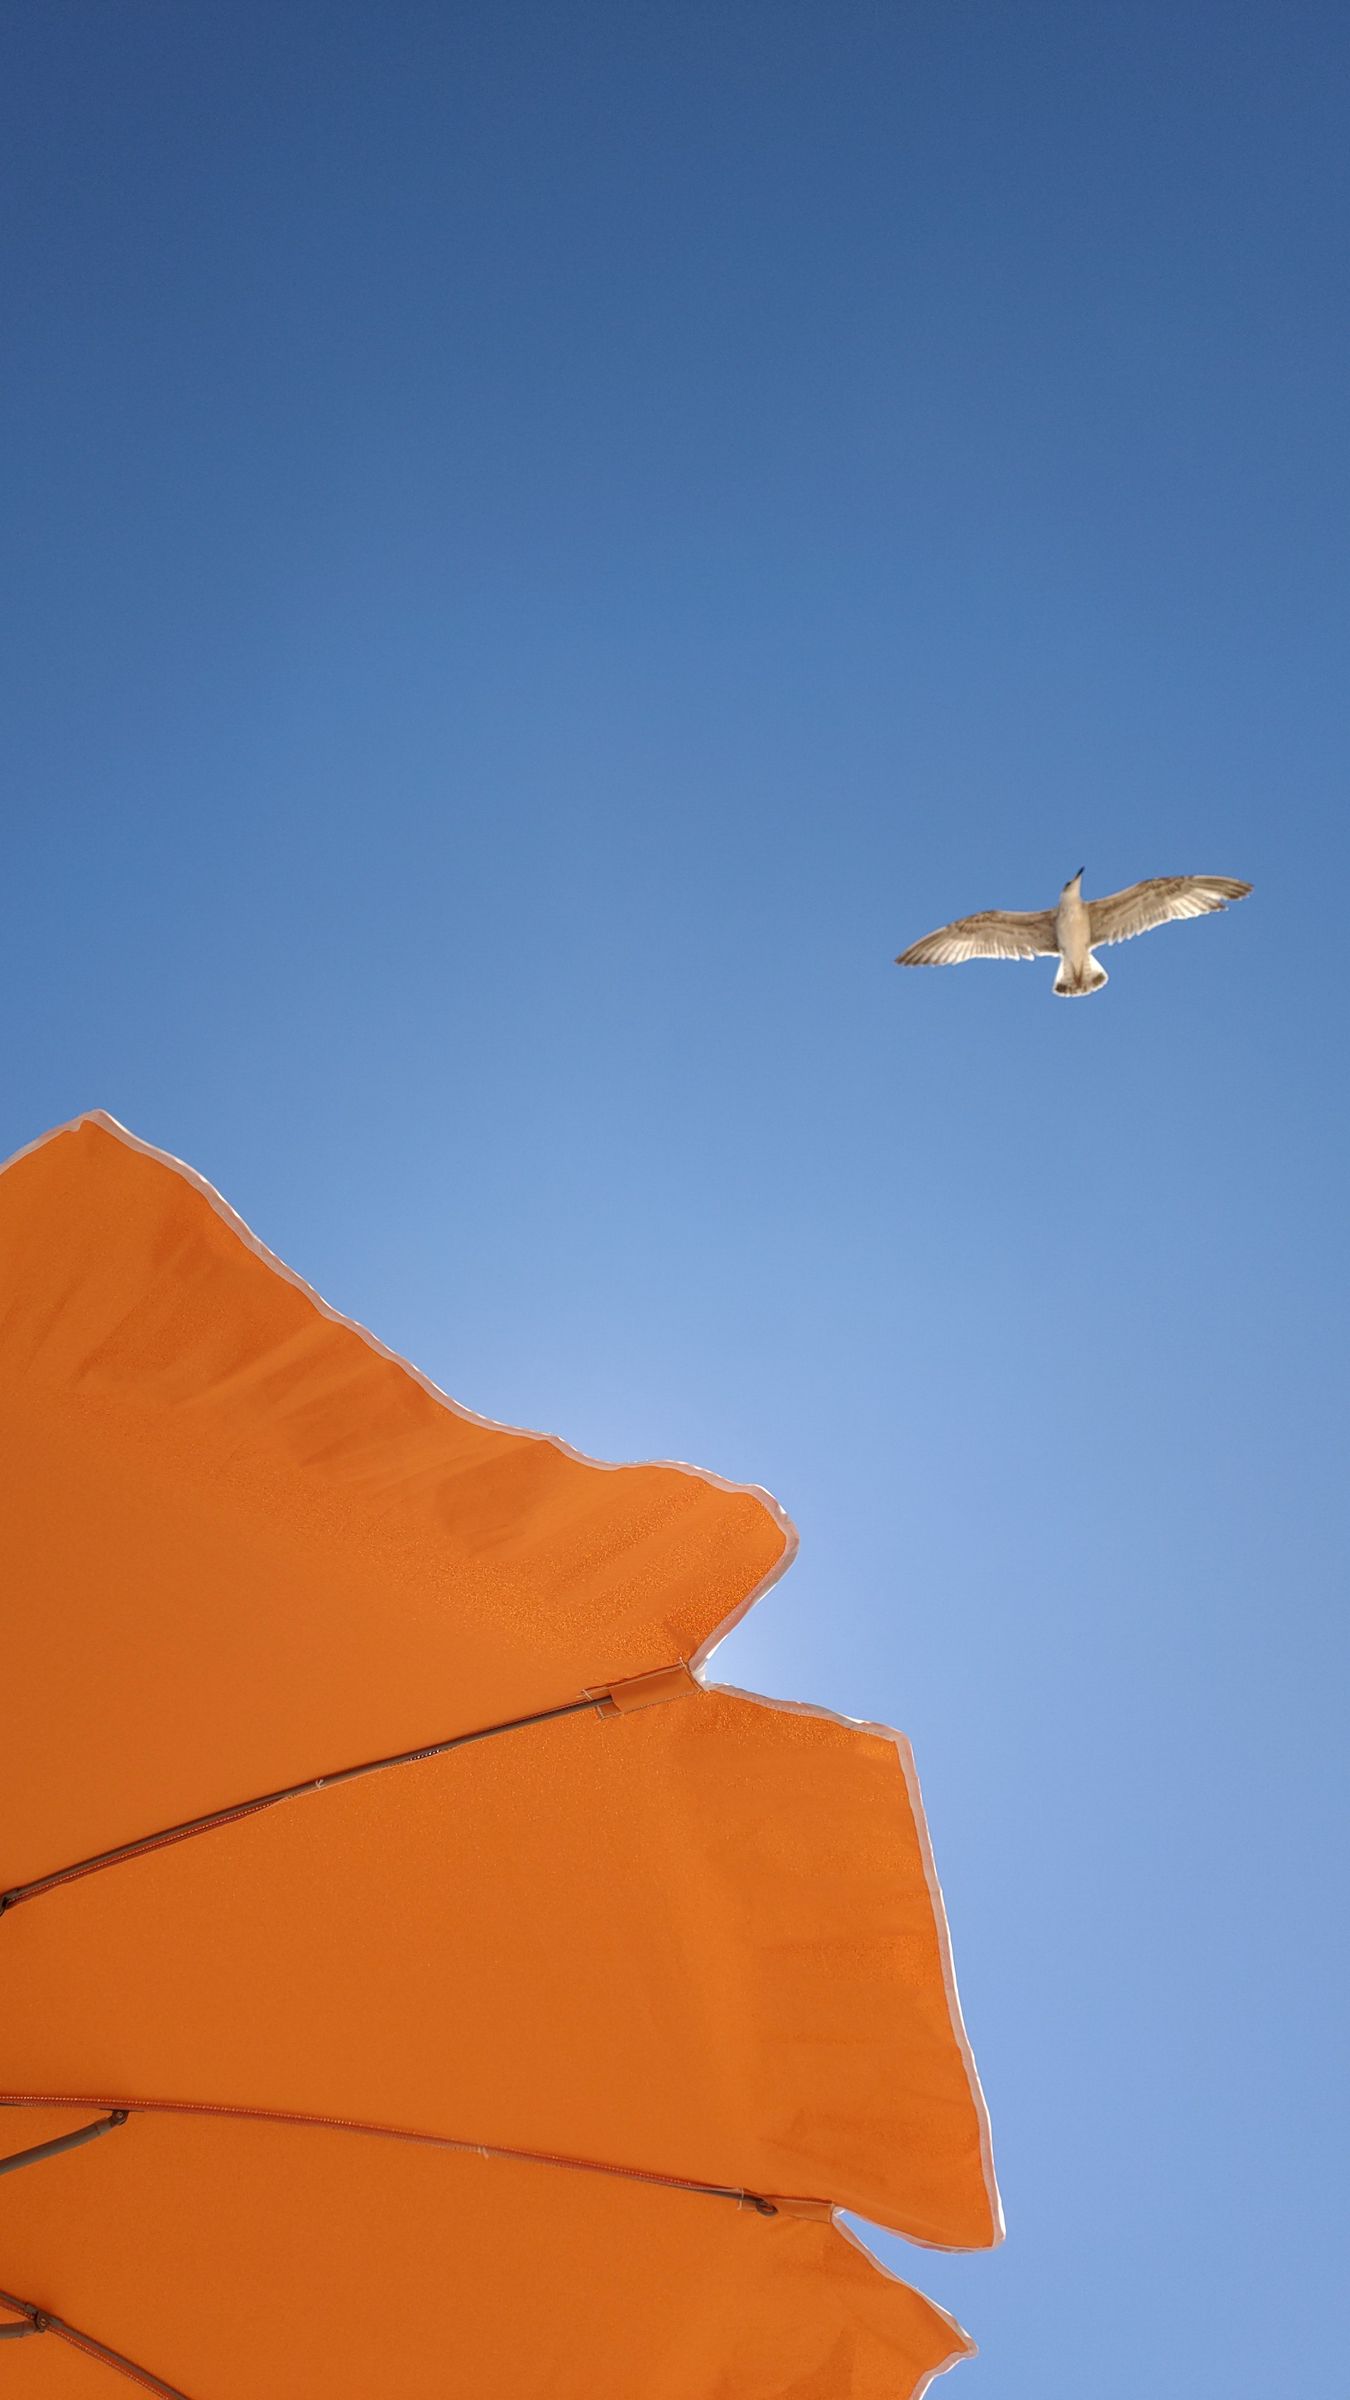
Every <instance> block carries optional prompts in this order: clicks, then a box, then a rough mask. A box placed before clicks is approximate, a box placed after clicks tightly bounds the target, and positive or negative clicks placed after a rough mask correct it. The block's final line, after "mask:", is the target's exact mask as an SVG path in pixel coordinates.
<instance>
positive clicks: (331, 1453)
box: [0, 1115, 1001, 2400]
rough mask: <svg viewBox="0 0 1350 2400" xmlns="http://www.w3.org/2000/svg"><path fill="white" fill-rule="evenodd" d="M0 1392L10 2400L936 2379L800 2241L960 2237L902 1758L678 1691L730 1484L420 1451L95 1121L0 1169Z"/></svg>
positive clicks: (884, 2392)
mask: <svg viewBox="0 0 1350 2400" xmlns="http://www.w3.org/2000/svg"><path fill="white" fill-rule="evenodd" d="M0 1410H3V1443H4V1456H5V1460H6V1489H5V1498H4V1532H3V1551H2V1552H0V1556H2V1557H3V1566H4V1572H3V1595H4V1597H3V1640H4V1660H5V1673H6V1683H7V1688H8V1694H9V1705H8V1710H7V1716H8V1726H7V1738H6V1741H5V1744H4V1747H3V1752H2V1753H0V1827H2V1828H3V1835H2V1836H0V1838H2V1839H3V1844H4V1855H3V1858H0V1892H2V1893H3V1899H2V1900H0V1908H2V1909H3V1919H2V1921H0V1977H2V1979H3V1991H4V2002H5V2005H4V2016H3V2031H2V2032H0V2087H2V2088H0V2103H3V2105H4V2108H5V2111H6V2115H5V2117H4V2119H3V2120H0V2125H3V2126H4V2127H6V2128H7V2129H8V2138H5V2137H4V2135H3V2133H0V2147H3V2150H4V2152H5V2153H6V2154H7V2155H5V2156H4V2157H0V2170H4V2171H3V2172H0V2342H4V2343H5V2344H6V2345H7V2347H6V2350H5V2352H4V2358H5V2365H6V2368H7V2370H8V2371H9V2373H10V2376H11V2381H12V2386H13V2389H14V2391H15V2393H16V2395H22V2396H23V2400H28V2396H29V2395H31V2396H32V2400H49V2396H50V2400H58V2396H59V2400H66V2396H67V2395H69V2400H98V2395H99V2394H100V2392H102V2391H104V2390H107V2389H108V2388H109V2386H110V2378H111V2377H112V2376H114V2375H121V2376H123V2377H125V2378H128V2379H129V2380H131V2381H133V2382H136V2381H139V2382H140V2384H141V2385H142V2386H143V2387H144V2388H146V2389H148V2390H149V2391H152V2392H161V2393H169V2394H170V2395H172V2396H175V2400H176V2396H177V2395H180V2394H185V2395H187V2396H188V2400H239V2395H241V2394H249V2395H251V2394H254V2393H256V2394H259V2395H262V2396H263V2400H347V2396H349V2395H350V2396H352V2400H355V2396H357V2395H360V2396H361V2400H369V2396H370V2395H375V2394H379V2393H384V2392H390V2393H397V2394H398V2395H399V2396H400V2400H423V2396H425V2400H431V2396H432V2395H433V2394H434V2395H436V2400H441V2396H442V2395H444V2393H445V2392H447V2391H449V2390H455V2391H465V2392H472V2393H474V2394H475V2395H476V2396H478V2400H498V2396H500V2400H533V2396H535V2395H540V2396H542V2395H548V2400H568V2396H570V2395H576V2396H577V2400H582V2396H583V2395H584V2400H637V2396H638V2395H641V2396H642V2400H700V2396H701V2395H706V2396H707V2400H713V2396H714V2395H717V2396H725V2400H730V2396H731V2395H735V2400H755V2396H756V2395H764V2396H767V2395H770V2394H773V2395H778V2394H787V2393H791V2394H793V2395H794V2396H796V2400H830V2396H832V2395H835V2394H839V2395H843V2394H849V2395H852V2396H854V2400H906V2396H907V2395H909V2394H911V2393H914V2392H917V2391H919V2390H920V2389H921V2388H922V2386H923V2384H924V2383H925V2382H926V2381H927V2380H928V2378H929V2376H930V2375H932V2374H933V2373H935V2372H937V2371H939V2370H940V2369H941V2368H942V2367H943V2366H945V2365H947V2364H949V2363H950V2362H951V2361H952V2360H953V2359H954V2358H956V2357H958V2356H961V2355H964V2354H965V2353H966V2352H967V2351H968V2350H969V2348H970V2344H969V2342H968V2341H967V2339H966V2337H965V2335H964V2334H962V2333H961V2331H960V2330H959V2328H958V2327H956V2326H955V2325H954V2324H953V2323H952V2321H951V2319H950V2318H949V2317H947V2316H946V2315H945V2314H944V2313H943V2312H942V2311H941V2310H939V2309H937V2308H935V2307H933V2306H932V2305H931V2304H930V2303H929V2302H928V2301H927V2300H925V2299H923V2298H922V2297H921V2296H920V2295H919V2294H918V2293H916V2292H913V2291H911V2290H910V2289H909V2288H908V2287H907V2286H906V2285H904V2284H902V2283H899V2282H897V2281H896V2280H895V2279H894V2278H892V2277H890V2276H888V2275H886V2274H885V2273H884V2272H883V2271H882V2270H881V2269H880V2268H879V2267H878V2265H877V2263H876V2262H875V2261H874V2260H873V2259H872V2258H871V2257H870V2255H869V2254H868V2253H867V2252H866V2251H864V2250H863V2249H862V2248H861V2246H860V2245H859V2244H857V2243H856V2242H855V2241H854V2240H853V2239H852V2237H851V2236H849V2235H848V2234H847V2233H846V2232H845V2230H844V2229H843V2227H842V2226H841V2225H840V2224H839V2223H838V2221H837V2219H836V2216H835V2211H836V2210H837V2209H841V2208H842V2209H851V2210H856V2211H858V2212H859V2213H860V2214H862V2215H864V2216H866V2217H868V2218H870V2219H872V2220H874V2221H875V2222H877V2223H879V2224H882V2225H886V2226H890V2227H892V2228H893V2229H895V2230H896V2231H897V2232H900V2233H903V2234H908V2235H909V2236H911V2237H912V2238H913V2239H915V2240H917V2241H922V2242H927V2243H933V2244H938V2245H941V2246H944V2247H956V2248H969V2247H979V2246H983V2245H986V2244H989V2243H992V2242H994V2241H996V2240H997V2239H998V2237H999V2233H1000V2231H1001V2224H1000V2217H999V2207H998V2198H997V2192H996V2188H995V2184H994V2178H993V2171H992V2165H991V2161H990V2152H989V2140H988V2127H987V2120H986V2116H985V2110H984V2104H983V2100H982V2098H981V2095H980V2090H979V2085H978V2081H977V2079H976V2075H975V2070H974V2065H973V2062H972V2059H971V2056H970V2051H969V2047H968V2045H967V2042H966V2038H965V2034H964V2031H963V2028H962V2025H961V2019H960V2013H959V2009H958V2005H957V1999H956V1990H955V1985H954V1982H953V1978H952V1970H951V1961H950V1955H949V1951H948V1945H947V1934H946V1926H945V1922H944V1918H943V1912H942V1902H941V1895H940V1893H939V1890H938V1886H937V1881H936V1878H935V1875H934V1872H933V1866H932V1859H931V1855H930V1852H929V1848H928V1839H927V1833H926V1830H925V1826H924V1820H923V1814H922V1809H921V1805H920V1801H919V1795H918V1790H917V1786H916V1783H915V1780H914V1774H913V1768H912V1764H911V1761H910V1757H909V1752H908V1749H907V1746H906V1745H905V1743H904V1742H903V1741H902V1740H901V1739H900V1738H899V1737H898V1736H896V1735H894V1734H892V1733H889V1732H887V1731H885V1730H883V1729H882V1728H879V1727H874V1726H860V1725H856V1724H853V1723H851V1722H845V1721H841V1720H840V1719H838V1718H835V1717H831V1716H828V1715H826V1714H824V1713H823V1712H820V1711H817V1710H809V1709H802V1708H794V1707H787V1706H784V1705H782V1704H778V1703H770V1702H768V1701H765V1700H762V1699H759V1698H756V1697H754V1696H753V1695H750V1694H747V1693H742V1692H737V1691H732V1690H729V1689H725V1688H722V1687H719V1686H717V1685H715V1684H711V1683H709V1682H708V1681H707V1680H706V1678H705V1664H706V1661H707V1658H708V1655H709V1653H710V1651H711V1649H712V1648H713V1646H714V1644H715V1643H716V1642H717V1640H718V1639H719V1638H720V1636H721V1635H722V1634H724V1633H725V1632H726V1631H727V1629H728V1627H729V1626H730V1625H732V1624H734V1623H735V1622H736V1620H737V1619H738V1618H739V1617H740V1616H741V1615H743V1614H744V1612H745V1610H746V1609H747V1608H748V1607H749V1606H750V1605H751V1603H752V1602H753V1601H754V1599H755V1598H756V1597H757V1596H758V1595H759V1593H761V1592H762V1591H764V1590H765V1589H766V1588H767V1586H768V1585H769V1584H770V1583H772V1582H773V1581H774V1579H775V1578H776V1577H777V1576H778V1575H779V1574H781V1572H782V1570H783V1568H784V1567H785V1566H786V1564H787V1563H788V1561H789V1559H790V1557H791V1555H792V1552H793V1548H794V1546H795V1537H794V1535H793V1532H792V1529H791V1527H790V1525H789V1524H788V1522H787V1520H786V1519H785V1518H784V1516H783V1515H782V1513H781V1512H780V1511H779V1509H778V1508H777V1507H776V1506H775V1504H774V1503H773V1502H772V1501H771V1500H769V1499H768V1497H767V1495H765V1494H764V1493H762V1492H757V1491H750V1490H745V1489H741V1488H738V1487H736V1486H734V1485H730V1484H726V1483H723V1482H720V1481H719V1480H717V1479H716V1478H715V1477H713V1476H710V1475H705V1474H701V1473H698V1472H696V1471H694V1470H693V1469H691V1468H688V1467H681V1466H669V1465H663V1466H639V1467H603V1466H600V1465H598V1464H597V1463H596V1462H595V1461H593V1460H589V1459H584V1458H581V1457H579V1456H578V1455H577V1453H576V1452H574V1451H570V1450H568V1449H566V1448H565V1447H564V1446H563V1445H562V1444H561V1443H559V1442H557V1441H554V1440H552V1439H546V1438H543V1437H541V1436H538V1435H534V1434H524V1433H518V1432H513V1431H509V1430H507V1429H506V1428H504V1427H501V1426H498V1425H493V1424H489V1423H487V1422H486V1421H485V1420H484V1419H482V1418H479V1417H474V1416H471V1415H470V1414H468V1413H467V1412H466V1411H465V1410H463V1409H460V1408H458V1407H457V1406H456V1405H455V1404H454V1403H453V1402H451V1401H448V1400H447V1399H446V1398H445V1396H444V1395H443V1394H442V1393H441V1392H439V1391H438V1390H437V1389H436V1388H435V1386H434V1385H432V1384H430V1383H429V1382H428V1381H427V1380H426V1378H425V1377H423V1376H421V1375H419V1374H417V1373H416V1372H415V1371H414V1370H413V1369H412V1368H410V1367H409V1366H407V1365H406V1364H405V1363H404V1362H403V1361H402V1360H399V1359H397V1358H395V1357H393V1356H392V1355H391V1353H390V1352H388V1351H387V1350H385V1349H384V1348H383V1347H382V1346H381V1345H380V1344H379V1343H378V1342H376V1341H375V1340H374V1339H373V1338H372V1337H371V1336H370V1335H369V1334H367V1333H364V1332H363V1331H362V1330H361V1329H360V1328H359V1327H357V1326H355V1325H353V1324H351V1323H350V1322H348V1321H347V1320H346V1319H345V1318H342V1317H339V1316H337V1315H336V1314H335V1313H334V1312H333V1311H332V1310H331V1309H329V1308H327V1307H326V1306H325V1305H324V1303H323V1302H322V1301H320V1300H319V1299H318V1297H317V1296H316V1294H315V1293H313V1292H312V1291H311V1290H310V1289H309V1288H308V1286H307V1285H305V1284H303V1283H301V1282H300V1281H299V1280H298V1278H296V1277H295V1276H294V1275H292V1274H290V1273H289V1271H288V1270H287V1269H286V1268H285V1267H283V1266H282V1265H281V1264H280V1262H279V1261H278V1260H277V1259H275V1258H274V1257H273V1256H272V1255H271V1254H270V1252H268V1251H267V1250H265V1249H264V1248H263V1246H262V1244H261V1243H259V1242H258V1241H257V1240H256V1239H255V1237H254V1236H253V1235H252V1234H251V1233H250V1232H249V1231H248V1230H247V1228H246V1227H245V1226H244V1225H242V1224H241V1223H240V1221H239V1219H238V1218H237V1217H236V1216H235V1215H234V1214H233V1212H232V1211H231V1210H230V1209H229V1208H228V1207H227V1206H226V1204H225V1203H224V1201H222V1200H221V1199H220V1198H219V1196H218V1195H217V1194H216V1193H215V1192H214V1191H212V1190H211V1188H210V1187H209V1185H207V1184H205V1183H204V1182H203V1181H202V1180H201V1178H200V1177H198V1176H196V1175H194V1174H193V1173H191V1172H190V1170H188V1169H187V1168H185V1167H183V1166H181V1165H179V1164H178V1163H177V1162H176V1161H174V1160H172V1159H169V1158H167V1157H165V1156H164V1155H163V1154H162V1153H160V1152H158V1151H155V1150H153V1149H151V1148H150V1147H149V1146H148V1145H147V1144H145V1143H142V1142H138V1141H136V1140H135V1139H134V1138H133V1137H132V1136H131V1135H129V1134H127V1133H125V1132H124V1131H123V1130H122V1128H121V1127H119V1126H117V1125H116V1124H114V1123H113V1122H112V1120H111V1119H109V1118H107V1117H104V1116H102V1115H98V1116H90V1117H82V1118H80V1119H78V1120H77V1121H76V1122H75V1123H74V1124H72V1125H69V1126H66V1127H64V1128H62V1129H61V1130H60V1131H59V1132H57V1133H55V1134H52V1135H50V1136H48V1137H47V1138H46V1139H45V1140H43V1141H41V1142H39V1143H37V1144H35V1145H34V1146H33V1147H32V1148H31V1149H29V1150H27V1151H25V1152H22V1153H20V1155H19V1156H18V1157H17V1158H16V1159H14V1160H12V1161H11V1162H10V1164H9V1166H8V1167H7V1168H5V1169H4V1170H3V1172H0ZM72 2135H73V2136H74V2137H75V2138H74V2140H71V2139H69V2138H68V2137H70V2136H72ZM9 2170H13V2171H9Z"/></svg>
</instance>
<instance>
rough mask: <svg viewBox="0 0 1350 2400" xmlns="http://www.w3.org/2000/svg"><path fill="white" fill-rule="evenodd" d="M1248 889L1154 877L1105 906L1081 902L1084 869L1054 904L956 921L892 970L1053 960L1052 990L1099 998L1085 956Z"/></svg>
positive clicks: (1101, 975) (1093, 967) (1204, 879)
mask: <svg viewBox="0 0 1350 2400" xmlns="http://www.w3.org/2000/svg"><path fill="white" fill-rule="evenodd" d="M1251 888H1252V887H1251V885H1250V884H1249V883H1235V882H1234V881H1233V878H1232V876H1231V875H1154V876H1153V877H1152V878H1151V879H1150V881H1149V882H1147V883H1132V884H1130V885H1128V886H1127V888H1126V889H1125V890H1124V891H1123V892H1111V893H1108V895H1107V897H1106V898H1105V899H1104V900H1085V899H1084V898H1083V869H1082V868H1081V867H1080V868H1079V870H1078V873H1077V874H1076V875H1071V876H1070V877H1069V880H1068V882H1067V883H1066V884H1065V886H1064V889H1063V891H1062V892H1061V893H1060V895H1059V901H1058V905H1057V906H1056V907H1054V908H1043V909H1040V910H1030V911H1026V912H1022V913H1020V914H1019V912H1018V911H1017V910H1015V909H1009V908H985V909H981V911H980V913H979V915H978V916H977V917H958V918H957V919H956V922H955V924H953V925H941V926H939V928H938V930H937V932H936V933H926V934H925V935H924V937H923V940H922V941H921V942H912V943H911V944H910V947H909V949H908V950H902V951H901V953H900V956H899V957H898V958H897V960H896V962H895V963H896V965H897V967H954V966H957V965H959V963H960V961H961V960H962V959H966V958H1058V960H1059V972H1058V974H1057V975H1056V977H1055V990H1056V991H1057V992H1059V993H1060V994H1061V995H1062V997H1064V998H1065V999H1071V1000H1077V999H1081V998H1083V997H1084V996H1085V995H1086V994H1087V993H1088V992H1099V991H1100V990H1101V988H1102V985H1103V984H1104V983H1105V982H1106V981H1107V973H1106V969H1105V967H1103V966H1099V965H1098V963H1097V961H1096V959H1095V958H1094V957H1093V955H1092V953H1093V951H1094V950H1095V949H1097V948H1098V947H1099V945H1100V944H1101V943H1103V942H1128V941H1132V940H1133V938H1134V936H1135V934H1136V933H1148V932H1150V931H1151V929H1152V927H1153V926H1155V925H1170V924H1171V923H1172V920H1173V919H1174V918H1175V917H1207V916H1209V914H1210V913H1211V911H1212V910H1214V909H1216V908H1227V906H1228V903H1229V901H1230V900H1245V899H1246V897H1247V894H1248V892H1249V891H1250V890H1251Z"/></svg>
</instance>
